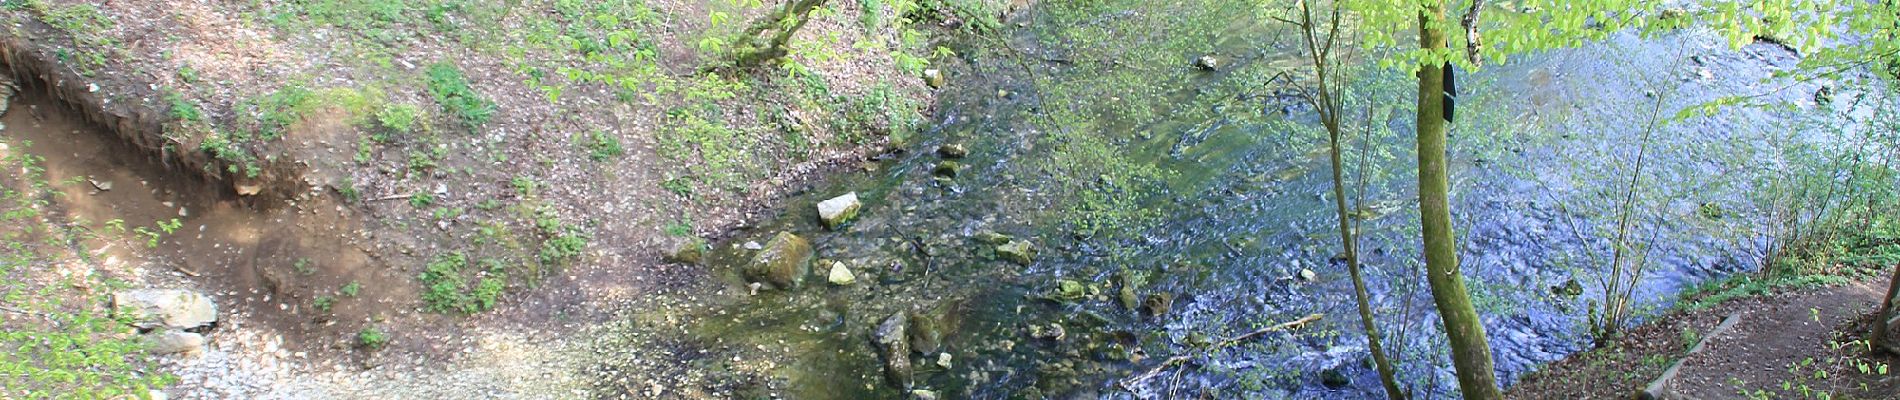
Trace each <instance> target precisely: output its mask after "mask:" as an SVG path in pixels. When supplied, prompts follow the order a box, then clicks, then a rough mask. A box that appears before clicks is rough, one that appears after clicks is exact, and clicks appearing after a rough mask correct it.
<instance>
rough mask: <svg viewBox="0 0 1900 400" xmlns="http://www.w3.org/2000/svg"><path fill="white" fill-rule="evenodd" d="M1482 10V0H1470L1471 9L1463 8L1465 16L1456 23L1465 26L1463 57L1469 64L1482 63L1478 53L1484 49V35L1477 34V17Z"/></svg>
mask: <svg viewBox="0 0 1900 400" xmlns="http://www.w3.org/2000/svg"><path fill="white" fill-rule="evenodd" d="M1483 12H1484V0H1471V9H1468V10H1465V17H1464V18H1463V19H1461V20H1459V22H1458V25H1460V26H1463V27H1464V28H1465V58H1466V59H1468V60H1470V61H1471V65H1484V57H1479V56H1478V53H1479V52H1481V51H1483V50H1484V36H1483V35H1480V34H1478V17H1479V16H1481V14H1483Z"/></svg>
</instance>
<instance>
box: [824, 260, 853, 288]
mask: <svg viewBox="0 0 1900 400" xmlns="http://www.w3.org/2000/svg"><path fill="white" fill-rule="evenodd" d="M826 277H827V278H830V279H829V280H830V281H831V284H833V285H838V286H845V285H850V284H852V283H857V281H858V277H857V275H853V274H852V273H851V268H850V267H846V266H844V263H843V262H832V263H831V272H830V273H828V274H826Z"/></svg>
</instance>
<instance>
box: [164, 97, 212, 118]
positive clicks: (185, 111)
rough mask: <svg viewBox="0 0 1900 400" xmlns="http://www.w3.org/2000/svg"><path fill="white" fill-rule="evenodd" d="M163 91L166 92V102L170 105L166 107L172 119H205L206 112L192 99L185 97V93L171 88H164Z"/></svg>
mask: <svg viewBox="0 0 1900 400" xmlns="http://www.w3.org/2000/svg"><path fill="white" fill-rule="evenodd" d="M162 92H164V93H165V95H164V97H165V103H166V104H168V105H169V107H167V109H166V114H167V115H170V116H171V117H172V119H175V120H178V121H181V122H202V121H204V112H203V111H199V110H198V105H196V104H193V103H192V102H191V100H188V99H185V95H184V94H183V93H179V92H178V91H175V90H169V89H167V90H162Z"/></svg>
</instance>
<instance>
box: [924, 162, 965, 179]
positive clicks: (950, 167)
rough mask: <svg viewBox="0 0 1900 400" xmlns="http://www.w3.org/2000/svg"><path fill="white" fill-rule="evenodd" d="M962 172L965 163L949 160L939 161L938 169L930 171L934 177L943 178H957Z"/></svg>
mask: <svg viewBox="0 0 1900 400" xmlns="http://www.w3.org/2000/svg"><path fill="white" fill-rule="evenodd" d="M961 172H963V163H959V162H956V161H948V160H945V161H938V162H937V167H936V168H932V169H930V173H931V174H932V175H936V176H938V177H942V178H955V177H957V174H959V173H961Z"/></svg>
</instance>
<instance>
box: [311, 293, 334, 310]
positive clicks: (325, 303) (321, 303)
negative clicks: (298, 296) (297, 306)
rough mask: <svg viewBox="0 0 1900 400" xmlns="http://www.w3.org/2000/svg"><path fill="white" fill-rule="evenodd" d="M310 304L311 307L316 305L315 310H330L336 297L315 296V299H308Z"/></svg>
mask: <svg viewBox="0 0 1900 400" xmlns="http://www.w3.org/2000/svg"><path fill="white" fill-rule="evenodd" d="M310 305H311V306H313V307H316V308H317V311H322V312H326V313H327V312H330V308H331V307H334V306H336V298H335V297H330V296H327V295H325V296H317V297H316V298H315V299H311V300H310Z"/></svg>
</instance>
